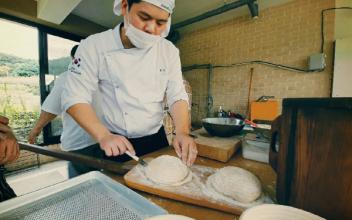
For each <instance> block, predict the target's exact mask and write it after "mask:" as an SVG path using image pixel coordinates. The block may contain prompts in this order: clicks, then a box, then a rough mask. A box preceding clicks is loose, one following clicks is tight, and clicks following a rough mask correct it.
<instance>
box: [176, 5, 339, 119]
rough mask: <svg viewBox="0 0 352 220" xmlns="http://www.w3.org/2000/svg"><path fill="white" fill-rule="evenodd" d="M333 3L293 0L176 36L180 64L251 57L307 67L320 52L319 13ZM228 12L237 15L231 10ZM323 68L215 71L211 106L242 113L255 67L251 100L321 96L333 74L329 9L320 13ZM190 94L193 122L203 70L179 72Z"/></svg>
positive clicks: (199, 108)
mask: <svg viewBox="0 0 352 220" xmlns="http://www.w3.org/2000/svg"><path fill="white" fill-rule="evenodd" d="M334 6H335V1H333V0H294V1H291V2H289V3H287V4H284V5H280V6H276V7H272V8H268V9H265V10H260V16H259V18H258V19H256V20H253V19H251V18H250V16H249V15H247V16H242V17H237V18H234V19H232V20H228V21H226V22H221V23H219V24H217V25H213V26H210V27H207V28H203V29H196V27H195V29H194V30H193V31H192V32H189V33H185V34H183V35H181V40H180V41H179V42H178V43H177V47H178V48H179V49H180V52H181V61H182V65H183V66H188V65H192V64H204V63H211V64H215V65H216V64H232V63H238V62H243V61H250V60H264V61H270V62H273V63H278V64H284V65H289V66H295V67H300V68H307V60H308V59H307V58H308V56H310V55H311V54H314V53H318V52H320V42H321V37H320V13H321V10H322V9H325V8H330V7H334ZM233 13H236V11H235V10H234V11H233ZM325 18H326V19H325V21H324V22H325V30H326V32H325V37H326V43H325V47H324V48H325V49H324V50H325V53H326V54H327V68H326V69H325V71H323V72H320V73H297V72H292V71H287V70H282V69H276V68H271V67H268V66H263V65H258V64H254V65H246V66H240V67H231V68H217V69H214V72H213V73H214V74H213V80H212V83H211V85H212V92H213V98H214V105H213V110H215V111H216V110H217V109H218V107H219V106H220V105H221V106H223V107H224V108H225V109H231V110H234V111H236V112H239V113H242V114H245V113H246V111H247V103H248V100H247V99H248V93H249V90H248V87H249V79H250V69H251V68H254V74H253V82H252V90H251V97H250V100H256V99H257V98H259V97H260V96H262V95H273V96H275V97H276V98H277V99H278V100H280V101H281V100H282V99H283V98H287V97H326V96H329V95H330V87H331V76H332V41H333V40H332V39H333V36H334V11H331V12H329V13H327V15H326V17H325ZM184 77H185V78H186V79H187V80H188V81H189V82H190V84H191V86H192V92H193V94H192V95H193V106H192V121H193V122H197V121H199V120H200V119H201V118H204V117H205V116H206V109H207V107H206V96H207V70H192V71H189V72H185V73H184Z"/></svg>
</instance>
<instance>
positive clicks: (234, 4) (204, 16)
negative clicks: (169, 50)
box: [172, 0, 253, 29]
mask: <svg viewBox="0 0 352 220" xmlns="http://www.w3.org/2000/svg"><path fill="white" fill-rule="evenodd" d="M247 4H248V6H249V4H253V0H239V1H237V2H232V3H229V4H226V5H224V6H222V7H220V8H217V9H214V10H211V11H208V12H205V13H203V14H201V15H198V16H196V17H193V18H189V19H187V20H185V21H181V22H179V23H177V24H174V25H172V29H178V28H182V27H184V26H187V25H190V24H193V23H196V22H198V21H201V20H204V19H207V18H210V17H213V16H216V15H219V14H222V13H224V12H227V11H230V10H232V9H235V8H238V7H241V6H244V5H247ZM249 7H250V6H249Z"/></svg>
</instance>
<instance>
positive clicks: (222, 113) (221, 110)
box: [218, 105, 224, 118]
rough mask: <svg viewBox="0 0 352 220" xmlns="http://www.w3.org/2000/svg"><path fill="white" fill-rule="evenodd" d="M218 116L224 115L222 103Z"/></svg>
mask: <svg viewBox="0 0 352 220" xmlns="http://www.w3.org/2000/svg"><path fill="white" fill-rule="evenodd" d="M218 117H219V118H222V117H224V110H223V109H222V107H221V105H220V107H219V111H218Z"/></svg>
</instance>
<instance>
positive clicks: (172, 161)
mask: <svg viewBox="0 0 352 220" xmlns="http://www.w3.org/2000/svg"><path fill="white" fill-rule="evenodd" d="M145 174H146V176H147V178H148V179H150V180H151V181H153V182H155V183H159V184H163V185H173V186H178V185H182V184H184V183H186V182H188V181H190V180H191V179H192V175H191V172H190V170H189V169H188V167H187V166H186V165H185V164H183V163H182V161H181V160H180V159H179V158H177V157H174V156H169V155H162V156H159V157H157V158H155V159H154V160H152V161H150V162H149V163H148V165H147V166H146V167H145Z"/></svg>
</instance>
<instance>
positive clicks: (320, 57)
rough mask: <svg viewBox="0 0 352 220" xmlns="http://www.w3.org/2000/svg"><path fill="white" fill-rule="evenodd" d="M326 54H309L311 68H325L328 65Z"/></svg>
mask: <svg viewBox="0 0 352 220" xmlns="http://www.w3.org/2000/svg"><path fill="white" fill-rule="evenodd" d="M325 58H326V55H325V54H324V53H317V54H313V55H311V56H309V70H312V71H314V70H323V69H324V68H325V66H326V62H325Z"/></svg>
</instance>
